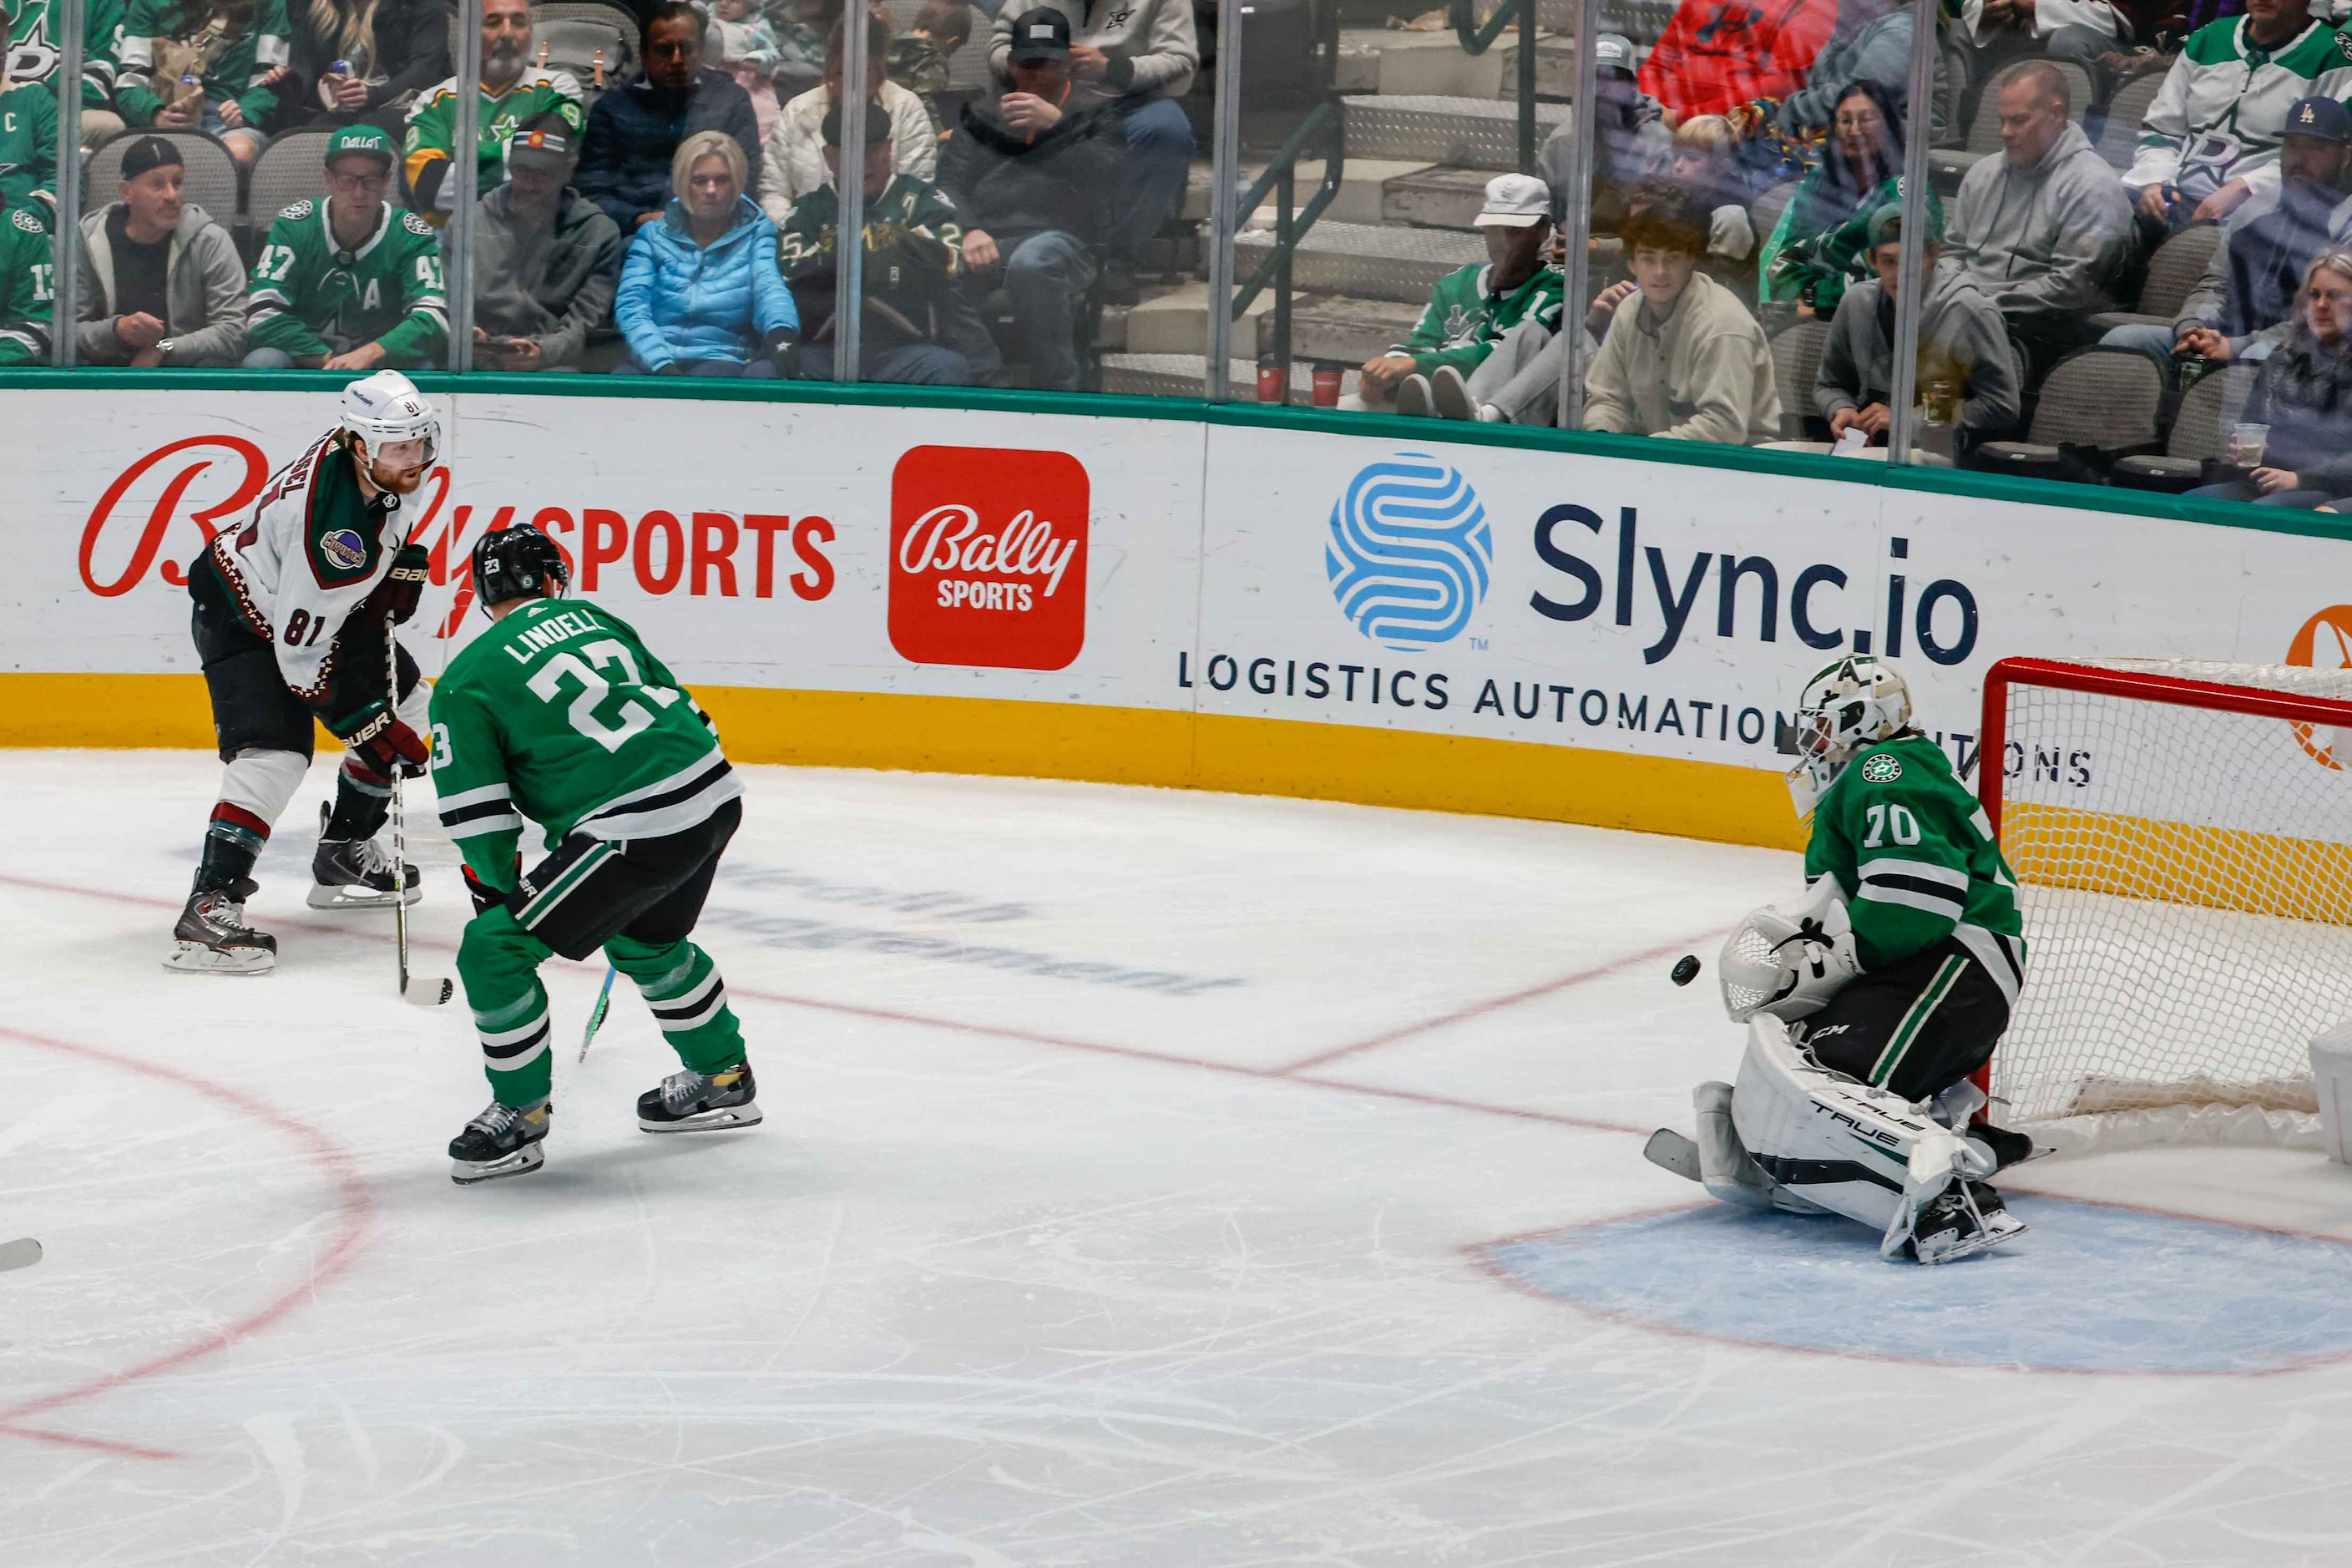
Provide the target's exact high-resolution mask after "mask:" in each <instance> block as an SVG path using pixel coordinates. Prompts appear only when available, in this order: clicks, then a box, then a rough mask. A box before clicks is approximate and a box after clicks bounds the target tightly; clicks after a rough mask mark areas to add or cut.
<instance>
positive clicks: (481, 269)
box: [474, 110, 628, 371]
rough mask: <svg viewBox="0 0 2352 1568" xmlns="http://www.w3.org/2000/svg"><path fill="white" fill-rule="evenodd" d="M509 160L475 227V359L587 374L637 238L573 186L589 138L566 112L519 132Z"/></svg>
mask: <svg viewBox="0 0 2352 1568" xmlns="http://www.w3.org/2000/svg"><path fill="white" fill-rule="evenodd" d="M505 161H506V171H507V180H506V183H505V184H502V185H500V186H499V187H498V188H497V189H496V190H494V191H492V192H491V193H490V194H489V195H487V196H484V197H483V198H482V205H481V213H480V216H478V218H477V219H476V220H475V225H474V363H477V364H478V365H480V366H481V367H482V368H483V369H484V370H511V371H533V370H578V369H580V368H581V363H580V361H581V355H582V352H583V350H584V349H585V348H586V347H587V344H588V334H589V333H590V332H591V331H593V330H595V329H596V328H598V327H601V326H603V325H604V323H605V322H606V321H609V320H611V318H612V314H613V293H614V289H617V288H618V287H619V286H620V281H621V260H622V258H623V257H625V255H626V254H627V252H628V242H627V241H625V240H624V239H623V238H622V237H621V230H620V226H618V225H616V224H615V223H614V222H613V220H612V219H611V218H609V217H606V216H604V213H602V212H600V211H599V210H597V207H596V204H595V203H593V202H592V201H590V200H588V199H587V198H586V197H585V196H583V195H581V194H580V193H579V192H577V191H575V190H572V189H571V188H570V186H571V184H572V171H573V170H575V169H576V168H578V167H579V164H580V133H579V132H577V131H575V130H573V129H572V122H571V119H570V117H569V116H567V115H565V114H564V113H563V112H562V110H550V111H547V112H543V113H541V114H538V115H536V116H533V117H532V118H531V119H529V120H526V121H523V122H522V124H521V125H520V126H519V127H517V128H516V131H515V133H514V135H513V136H512V137H511V138H509V140H508V142H507V144H506V149H505Z"/></svg>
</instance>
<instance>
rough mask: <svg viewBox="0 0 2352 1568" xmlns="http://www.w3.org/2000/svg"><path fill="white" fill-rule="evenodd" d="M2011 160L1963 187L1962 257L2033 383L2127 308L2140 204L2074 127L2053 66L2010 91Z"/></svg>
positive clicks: (2003, 99) (2028, 74) (2036, 67)
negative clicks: (2104, 315) (2017, 345)
mask: <svg viewBox="0 0 2352 1568" xmlns="http://www.w3.org/2000/svg"><path fill="white" fill-rule="evenodd" d="M1998 107H1999V110H2000V145H2001V155H2000V157H1998V158H1986V159H1984V160H1982V161H1981V162H1979V163H1978V164H1977V165H1976V167H1974V168H1972V169H1970V170H1969V173H1968V176H1967V178H1965V179H1963V180H1962V181H1961V182H1960V195H1959V199H1958V201H1957V202H1956V203H1955V204H1954V205H1953V209H1952V251H1953V253H1954V254H1955V255H1956V256H1957V257H1958V258H1959V261H1960V264H1961V266H1963V267H1964V268H1967V270H1968V273H1969V277H1970V278H1972V279H1975V280H1976V283H1977V286H1978V287H1979V289H1983V290H1984V291H1985V293H1987V294H1989V295H1990V296H1991V298H1992V301H1993V303H1994V304H1995V305H1997V306H1999V307H2000V313H2001V315H2002V317H2003V318H2004V319H2005V320H2006V321H2008V323H2009V330H2010V331H2011V332H2012V333H2014V334H2015V335H2016V336H2017V338H2018V340H2019V341H2020V342H2021V343H2023V344H2024V346H2025V349H2026V353H2027V354H2028V355H2029V356H2030V360H2031V363H2029V364H2028V365H2027V366H2026V367H2025V369H2026V371H2027V374H2029V375H2038V374H2041V373H2042V372H2044V371H2047V370H2048V369H2049V368H2050V366H2051V365H2052V364H2053V363H2056V361H2057V360H2058V358H2059V357H2060V356H2061V355H2063V354H2064V353H2066V352H2067V351H2068V350H2070V349H2074V348H2077V347H2080V346H2081V345H2083V344H2084V343H2086V342H2090V341H2091V338H2092V336H2093V329H2092V327H2091V324H2090V320H2089V318H2090V316H2091V313H2092V312H2093V311H2096V310H2114V309H2115V308H2116V299H2115V293H2114V287H2115V281H2116V275H2117V274H2118V273H2120V272H2121V271H2122V270H2123V267H2124V263H2125V261H2126V258H2127V257H2128V256H2129V253H2130V250H2131V246H2132V243H2133V242H2132V216H2131V202H2130V199H2129V198H2128V197H2126V195H2124V187H2123V182H2122V181H2121V180H2120V179H2118V178H2117V177H2116V171H2115V167H2114V165H2112V164H2110V163H2108V162H2107V161H2106V160H2105V158H2102V157H2101V156H2099V154H2098V153H2097V152H2096V151H2095V149H2094V148H2093V147H2092V146H2091V143H2090V140H2089V138H2087V137H2085V136H2084V134H2083V131H2082V128H2081V127H2080V126H2078V125H2075V124H2074V123H2073V122H2072V121H2069V120H2068V119H2067V118H2066V112H2067V94H2066V79H2065V78H2063V77H2062V76H2060V75H2059V74H2058V71H2057V68H2055V67H2053V66H2052V65H2050V64H2049V63H2048V62H2047V61H2042V60H2037V61H2034V62H2032V64H2029V65H2028V66H2026V67H2025V68H2023V69H2022V70H2020V71H2019V72H2018V73H2017V74H2016V75H2014V76H2012V77H2011V78H2010V79H2009V80H2008V81H2007V82H2005V83H2003V84H2002V86H2001V89H2000V100H1999V105H1998Z"/></svg>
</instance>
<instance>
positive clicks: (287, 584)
mask: <svg viewBox="0 0 2352 1568" xmlns="http://www.w3.org/2000/svg"><path fill="white" fill-rule="evenodd" d="M440 444H441V422H440V418H439V416H438V415H437V414H436V413H435V411H434V408H433V405H432V403H431V402H430V401H429V400H428V399H427V398H426V397H425V395H424V394H423V393H420V392H419V391H417V390H416V388H415V385H413V384H411V383H410V382H409V380H408V378H407V377H406V376H404V375H402V374H400V373H399V372H397V371H388V370H387V371H378V372H377V373H376V374H373V375H371V376H368V377H366V378H365V379H363V380H360V381H355V382H353V383H352V384H350V385H349V386H347V387H345V388H344V389H343V393H342V407H341V420H340V422H339V424H338V426H337V428H335V429H333V430H331V431H329V432H328V433H327V434H326V435H324V436H322V437H320V438H319V439H318V440H317V441H316V442H314V443H313V444H312V445H311V447H310V450H308V451H306V452H304V453H303V454H302V455H301V457H299V458H296V459H295V460H294V461H293V462H292V463H289V465H287V466H286V467H285V468H281V469H279V470H278V472H277V473H276V474H273V475H272V476H271V477H270V480H269V484H268V487H267V488H266V489H263V491H262V492H261V495H260V498H259V499H258V500H256V501H255V502H254V504H253V508H252V510H251V511H250V512H248V513H247V516H246V518H245V520H244V521H243V523H242V524H241V525H236V526H231V527H229V528H226V529H224V530H222V531H221V532H220V533H219V534H217V535H216V536H215V538H214V539H213V541H212V543H211V544H210V545H209V546H207V547H206V549H205V552H204V553H203V554H202V555H201V556H199V557H197V559H196V561H195V562H194V564H192V565H191V566H190V567H189V569H188V592H189V595H190V596H191V597H192V598H193V599H194V603H195V609H194V627H193V629H194V637H195V644H196V655H197V658H198V659H199V660H200V662H201V663H202V665H203V667H204V673H205V689H207V691H208V692H209V693H210V695H211V698H212V708H213V730H214V733H215V738H216V739H217V741H218V742H219V748H220V758H221V761H222V762H223V763H225V764H226V768H225V771H224V772H223V773H222V775H221V785H220V798H219V800H218V801H217V802H216V803H215V805H214V806H213V813H212V822H211V825H210V826H209V827H208V828H207V829H206V830H205V843H204V854H203V858H202V860H201V861H200V863H199V864H198V866H197V868H196V877H195V887H194V890H193V891H192V892H191V893H190V894H189V895H188V902H187V907H186V909H185V910H183V911H182V913H181V915H180V921H179V924H178V925H177V927H175V928H174V929H173V933H172V935H173V944H172V949H171V952H169V953H168V954H167V955H166V957H165V959H164V963H165V964H166V966H167V967H170V968H173V969H177V970H181V971H183V972H187V973H214V974H258V973H264V972H266V971H267V970H268V969H269V968H271V967H272V966H273V965H274V964H275V963H276V962H277V952H278V942H277V939H276V938H274V937H272V936H269V935H268V934H267V933H265V932H262V931H255V930H253V929H251V928H250V927H248V926H247V924H246V923H245V900H247V898H248V897H249V896H251V894H252V893H253V892H254V890H255V886H256V885H255V883H254V880H253V877H252V872H253V865H254V861H255V859H256V858H257V857H258V856H259V855H260V853H261V849H262V846H263V845H265V844H266V843H268V839H269V834H270V830H271V829H272V828H273V827H274V826H276V825H277V821H278V814H279V813H280V812H282V811H284V810H285V808H286V803H287V802H288V801H289V799H291V798H292V797H293V795H294V789H295V786H296V785H297V784H299V783H301V781H302V774H303V773H304V772H305V771H306V770H307V769H308V768H309V767H310V751H311V721H312V720H313V718H316V719H317V720H318V721H319V722H320V723H322V724H324V725H325V726H326V728H327V730H328V731H329V732H330V733H331V734H333V735H335V736H336V737H337V738H339V739H340V740H341V741H342V742H343V743H344V745H345V746H346V747H347V748H348V750H346V751H345V752H344V754H343V765H342V770H341V773H340V774H339V775H338V778H337V781H336V795H335V802H334V805H333V806H332V808H331V810H329V811H328V812H327V813H326V814H325V816H324V819H323V821H322V822H321V825H320V834H319V847H318V850H317V852H316V854H315V855H314V856H313V858H312V860H311V881H312V886H311V888H310V895H309V901H310V905H311V907H313V908H315V909H335V908H341V907H347V906H353V905H358V906H369V907H375V906H381V907H384V908H389V907H390V906H391V904H392V903H393V901H394V900H395V899H403V898H404V899H406V900H408V901H410V902H414V901H415V899H416V897H417V879H416V870H415V868H414V867H410V868H407V876H406V878H405V879H404V882H405V886H404V887H401V888H395V887H394V885H393V879H392V871H391V866H390V863H389V861H388V860H387V858H385V856H384V855H383V851H382V850H380V849H379V848H378V847H376V844H375V835H376V832H377V830H378V829H379V828H381V827H382V826H383V821H384V816H385V813H386V810H387V807H388V804H389V797H390V794H391V782H392V774H393V770H394V769H395V768H397V769H399V770H401V772H402V775H403V776H404V777H411V778H413V777H415V776H417V775H418V774H420V773H423V772H424V770H425V760H426V756H427V752H426V748H425V742H424V741H423V739H422V738H421V735H422V733H423V731H425V704H426V700H427V693H426V691H425V687H424V684H423V682H422V681H421V680H420V679H419V678H418V672H417V669H416V666H415V661H414V660H412V659H411V658H409V657H408V654H407V652H406V650H404V649H403V650H401V651H400V652H399V654H398V670H399V676H398V687H399V691H398V695H397V697H396V698H395V696H394V692H393V690H392V685H393V682H392V681H391V679H389V678H388V674H387V669H386V658H385V655H386V649H385V640H386V637H388V635H389V633H388V631H387V626H386V623H387V621H392V622H399V621H405V620H406V619H407V618H408V617H409V616H411V615H414V614H415V610H416V606H417V604H418V601H419V600H420V599H421V597H422V596H423V595H424V591H425V579H426V576H427V573H428V569H429V563H428V560H427V557H426V554H425V551H424V550H423V549H422V548H421V547H419V546H417V545H415V544H411V543H409V542H407V531H408V527H409V524H408V522H407V521H406V520H405V518H404V516H403V514H402V510H401V501H402V499H403V498H404V497H406V496H410V495H414V494H415V492H416V489H417V487H418V486H419V485H421V484H422V483H423V482H424V479H425V474H426V472H427V471H428V470H429V469H430V468H432V466H433V462H434V458H435V457H436V453H437V451H438V448H439V447H440Z"/></svg>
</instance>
